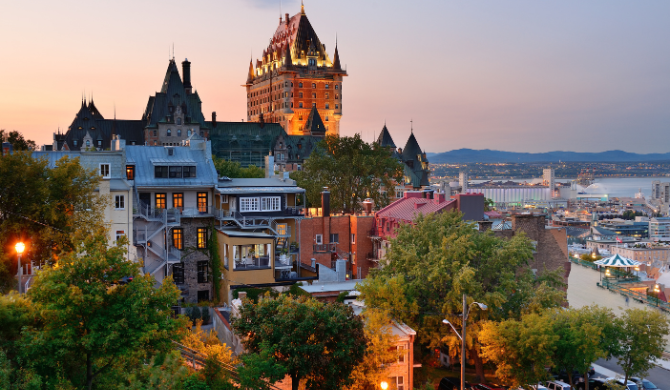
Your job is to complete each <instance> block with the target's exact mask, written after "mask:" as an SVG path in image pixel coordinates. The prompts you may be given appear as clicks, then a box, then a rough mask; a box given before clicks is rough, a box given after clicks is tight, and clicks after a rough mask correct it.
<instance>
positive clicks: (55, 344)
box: [21, 229, 185, 390]
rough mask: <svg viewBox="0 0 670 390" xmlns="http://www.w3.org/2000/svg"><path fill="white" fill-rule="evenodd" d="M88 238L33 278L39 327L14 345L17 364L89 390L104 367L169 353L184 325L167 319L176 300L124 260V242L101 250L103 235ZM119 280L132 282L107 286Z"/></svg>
mask: <svg viewBox="0 0 670 390" xmlns="http://www.w3.org/2000/svg"><path fill="white" fill-rule="evenodd" d="M92 233H93V234H92V235H90V236H86V237H85V238H84V239H83V240H82V241H80V242H77V243H76V245H75V246H76V251H74V252H71V253H68V254H66V255H64V256H63V257H62V258H60V259H59V260H58V263H57V265H56V266H54V267H47V268H46V269H44V270H42V271H41V272H39V273H38V274H37V275H36V277H35V283H34V285H33V287H32V288H31V289H30V290H29V292H28V297H29V298H30V299H31V300H32V301H33V303H34V304H35V305H36V310H37V311H38V312H39V315H40V320H41V322H42V324H43V325H42V326H41V327H33V328H27V329H25V330H24V331H23V338H22V340H21V347H22V350H23V351H25V356H26V360H25V361H27V362H30V364H31V365H32V367H34V368H35V369H36V370H37V373H38V374H40V375H41V376H42V377H48V376H49V375H51V374H52V373H53V372H62V373H63V374H64V375H66V376H67V379H69V380H70V381H71V382H72V383H74V384H79V385H82V386H85V387H86V388H88V389H89V390H90V389H91V388H92V387H93V382H94V381H95V380H96V378H97V377H98V376H99V375H100V374H102V373H104V372H106V371H108V370H110V369H111V368H117V369H120V370H123V369H124V367H125V365H126V364H130V363H132V364H133V365H134V364H136V363H137V362H136V361H133V360H134V359H136V358H138V357H148V356H151V355H153V354H156V353H158V352H164V351H166V350H168V349H170V348H171V338H172V337H174V336H175V335H176V334H177V333H176V332H177V330H178V329H179V328H181V327H183V326H184V325H185V324H184V322H183V321H182V320H175V319H173V318H172V311H171V306H172V305H173V304H174V303H175V302H176V301H177V299H178V298H179V290H178V289H177V288H176V287H175V286H174V284H173V283H171V282H170V281H169V280H168V281H167V282H165V283H163V285H162V286H161V287H160V288H158V289H155V288H154V280H153V279H152V278H151V276H149V275H145V276H141V275H140V264H138V263H135V262H132V261H129V260H127V259H125V258H124V253H125V249H124V244H125V243H124V242H123V241H124V240H121V242H119V243H118V244H117V246H115V247H111V248H108V247H107V234H106V232H105V231H104V230H102V229H100V230H98V231H95V232H92ZM126 276H132V277H133V281H132V282H130V283H128V284H125V285H118V284H116V283H115V281H117V280H120V279H121V278H123V277H126Z"/></svg>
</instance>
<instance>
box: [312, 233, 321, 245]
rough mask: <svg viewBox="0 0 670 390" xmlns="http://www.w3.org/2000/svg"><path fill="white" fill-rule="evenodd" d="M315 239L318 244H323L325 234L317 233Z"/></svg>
mask: <svg viewBox="0 0 670 390" xmlns="http://www.w3.org/2000/svg"><path fill="white" fill-rule="evenodd" d="M314 241H315V242H316V245H321V244H323V234H317V235H316V236H315V237H314Z"/></svg>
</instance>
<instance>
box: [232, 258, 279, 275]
mask: <svg viewBox="0 0 670 390" xmlns="http://www.w3.org/2000/svg"><path fill="white" fill-rule="evenodd" d="M270 268H272V267H271V266H270V257H269V256H262V257H243V258H237V259H235V261H234V262H233V269H234V270H235V271H251V270H259V269H270Z"/></svg>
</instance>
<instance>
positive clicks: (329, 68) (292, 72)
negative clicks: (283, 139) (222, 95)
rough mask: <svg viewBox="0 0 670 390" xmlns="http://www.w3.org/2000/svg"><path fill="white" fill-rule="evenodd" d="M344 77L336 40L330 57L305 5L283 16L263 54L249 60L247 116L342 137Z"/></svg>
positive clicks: (303, 131) (290, 131)
mask: <svg viewBox="0 0 670 390" xmlns="http://www.w3.org/2000/svg"><path fill="white" fill-rule="evenodd" d="M345 76H347V71H346V70H344V69H342V66H341V63H340V56H339V52H338V49H337V42H336V43H335V50H334V52H333V58H332V60H331V58H330V56H329V55H328V53H327V51H326V45H325V44H323V43H322V42H321V40H320V39H319V37H318V35H317V34H316V32H315V31H314V28H313V27H312V25H311V23H310V22H309V19H308V18H307V15H306V14H305V7H304V5H303V6H302V7H301V11H300V13H298V14H296V15H294V16H292V17H289V14H286V15H285V17H284V18H281V17H280V18H279V25H278V26H277V29H276V30H275V33H274V35H273V36H272V38H271V39H270V43H269V44H268V46H267V47H266V48H265V49H264V50H263V54H262V57H261V58H260V59H258V60H256V63H255V64H254V62H253V59H252V60H251V62H250V63H249V72H248V73H247V81H246V83H245V85H244V86H245V88H246V92H247V120H248V121H251V122H268V123H275V122H276V123H280V124H281V126H282V127H283V128H284V129H285V130H286V132H287V133H288V134H289V135H323V134H334V135H339V133H340V127H339V122H340V119H341V118H342V80H343V78H344V77H345ZM312 108H316V113H315V114H316V115H313V114H314V113H313V112H312ZM311 123H319V124H321V127H319V126H316V127H312V126H310V124H311Z"/></svg>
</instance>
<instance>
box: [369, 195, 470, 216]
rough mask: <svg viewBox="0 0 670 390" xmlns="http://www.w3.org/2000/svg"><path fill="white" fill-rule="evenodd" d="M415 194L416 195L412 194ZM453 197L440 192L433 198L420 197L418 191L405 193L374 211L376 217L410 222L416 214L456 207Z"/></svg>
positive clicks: (426, 213)
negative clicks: (400, 197)
mask: <svg viewBox="0 0 670 390" xmlns="http://www.w3.org/2000/svg"><path fill="white" fill-rule="evenodd" d="M414 195H416V196H414ZM456 204H457V202H456V200H455V199H445V198H444V196H443V195H442V194H435V199H427V198H423V197H421V194H420V193H418V192H417V193H416V194H415V193H411V192H410V193H405V197H404V198H402V199H399V200H396V201H395V202H393V203H391V204H390V205H388V206H386V207H384V208H383V209H381V210H379V211H378V212H377V213H376V216H377V217H378V218H391V219H395V220H400V221H404V222H411V221H413V220H414V218H416V216H417V215H419V214H423V215H428V214H432V213H438V212H442V211H445V210H447V211H448V210H452V209H455V208H456Z"/></svg>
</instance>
